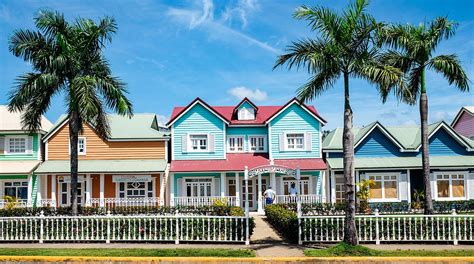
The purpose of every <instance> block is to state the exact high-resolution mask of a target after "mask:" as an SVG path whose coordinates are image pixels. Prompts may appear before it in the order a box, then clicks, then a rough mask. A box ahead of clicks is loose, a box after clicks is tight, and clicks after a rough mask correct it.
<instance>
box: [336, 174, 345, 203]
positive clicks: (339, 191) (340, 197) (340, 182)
mask: <svg viewBox="0 0 474 264" xmlns="http://www.w3.org/2000/svg"><path fill="white" fill-rule="evenodd" d="M334 177H335V186H334V187H335V189H336V203H340V202H343V201H344V193H345V184H344V175H343V174H339V175H338V174H336V175H334Z"/></svg>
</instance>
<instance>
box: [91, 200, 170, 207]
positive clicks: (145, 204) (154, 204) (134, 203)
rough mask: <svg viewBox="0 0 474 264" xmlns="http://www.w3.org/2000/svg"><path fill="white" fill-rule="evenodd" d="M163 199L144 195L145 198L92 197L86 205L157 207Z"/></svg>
mask: <svg viewBox="0 0 474 264" xmlns="http://www.w3.org/2000/svg"><path fill="white" fill-rule="evenodd" d="M162 204H163V201H162V200H161V199H160V198H159V197H144V198H104V199H100V198H91V199H89V200H88V201H86V204H85V205H86V206H92V207H105V208H114V207H136V206H140V207H157V206H161V205H162Z"/></svg>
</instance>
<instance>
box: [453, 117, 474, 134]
mask: <svg viewBox="0 0 474 264" xmlns="http://www.w3.org/2000/svg"><path fill="white" fill-rule="evenodd" d="M454 129H455V130H456V131H457V132H458V133H459V134H461V135H463V136H465V137H473V136H474V116H473V115H471V114H469V113H466V112H464V113H462V115H461V117H459V119H458V121H457V122H456V124H454Z"/></svg>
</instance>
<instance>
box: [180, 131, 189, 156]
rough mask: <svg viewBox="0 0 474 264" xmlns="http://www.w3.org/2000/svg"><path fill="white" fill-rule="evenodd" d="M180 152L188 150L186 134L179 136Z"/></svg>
mask: <svg viewBox="0 0 474 264" xmlns="http://www.w3.org/2000/svg"><path fill="white" fill-rule="evenodd" d="M181 152H183V153H186V152H188V134H184V135H182V136H181Z"/></svg>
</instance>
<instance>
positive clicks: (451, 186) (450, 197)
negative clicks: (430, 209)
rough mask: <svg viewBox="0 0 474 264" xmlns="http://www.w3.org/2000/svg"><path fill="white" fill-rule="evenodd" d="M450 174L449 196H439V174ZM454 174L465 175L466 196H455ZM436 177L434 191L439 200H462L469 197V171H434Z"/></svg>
mask: <svg viewBox="0 0 474 264" xmlns="http://www.w3.org/2000/svg"><path fill="white" fill-rule="evenodd" d="M445 174H448V175H449V197H438V175H445ZM453 174H458V175H459V174H462V175H463V176H464V178H463V180H464V197H453V183H452V181H453V177H452V176H453ZM433 177H434V193H435V197H436V200H437V201H461V200H466V199H467V197H468V191H469V190H468V189H467V181H468V177H469V173H468V172H467V171H435V172H433Z"/></svg>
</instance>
